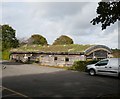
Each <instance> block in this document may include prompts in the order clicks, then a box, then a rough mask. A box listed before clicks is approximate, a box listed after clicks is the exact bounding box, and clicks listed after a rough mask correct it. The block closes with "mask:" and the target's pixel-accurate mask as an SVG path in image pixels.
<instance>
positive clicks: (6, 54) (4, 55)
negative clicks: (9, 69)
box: [2, 49, 10, 60]
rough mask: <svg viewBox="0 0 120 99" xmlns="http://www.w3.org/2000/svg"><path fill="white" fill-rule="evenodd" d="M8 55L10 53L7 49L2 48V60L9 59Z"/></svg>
mask: <svg viewBox="0 0 120 99" xmlns="http://www.w3.org/2000/svg"><path fill="white" fill-rule="evenodd" d="M9 55H10V52H9V49H7V50H4V51H3V52H2V60H9Z"/></svg>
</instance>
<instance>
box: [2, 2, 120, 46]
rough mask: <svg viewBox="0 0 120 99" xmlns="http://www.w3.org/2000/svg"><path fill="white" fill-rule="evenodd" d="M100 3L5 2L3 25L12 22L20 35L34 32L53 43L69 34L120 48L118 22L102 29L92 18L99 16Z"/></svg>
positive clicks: (84, 41) (85, 41)
mask: <svg viewBox="0 0 120 99" xmlns="http://www.w3.org/2000/svg"><path fill="white" fill-rule="evenodd" d="M96 8H97V2H77V3H76V2H73V3H72V2H59V3H57V2H46V3H45V2H37V3H36V2H33V3H30V2H11V3H3V15H2V17H3V20H2V21H3V24H4V23H8V24H10V25H11V26H12V27H13V28H14V29H15V30H16V32H17V37H18V38H24V37H26V38H29V37H30V36H31V35H32V34H34V33H39V34H41V35H43V36H44V37H45V38H46V39H47V40H48V42H49V43H50V44H52V43H53V42H54V40H55V39H56V38H58V37H59V36H60V35H68V36H70V37H71V38H72V39H73V40H74V42H75V43H77V44H105V45H107V46H109V47H111V48H112V47H114V48H116V47H118V45H117V44H118V40H117V39H114V38H116V37H117V36H118V31H117V29H118V27H117V23H116V24H114V25H111V26H110V27H108V28H107V29H106V30H104V31H102V30H101V27H100V25H96V26H93V25H92V24H91V23H90V21H91V20H92V19H93V18H94V17H96ZM113 37H114V38H113Z"/></svg>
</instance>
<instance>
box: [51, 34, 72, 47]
mask: <svg viewBox="0 0 120 99" xmlns="http://www.w3.org/2000/svg"><path fill="white" fill-rule="evenodd" d="M67 44H73V40H72V39H71V38H70V37H68V36H66V35H62V36H60V37H59V38H57V39H56V40H55V41H54V43H53V45H67Z"/></svg>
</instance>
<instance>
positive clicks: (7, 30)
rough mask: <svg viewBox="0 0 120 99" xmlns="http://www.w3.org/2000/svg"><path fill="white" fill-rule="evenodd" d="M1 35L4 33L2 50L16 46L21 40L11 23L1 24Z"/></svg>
mask: <svg viewBox="0 0 120 99" xmlns="http://www.w3.org/2000/svg"><path fill="white" fill-rule="evenodd" d="M0 26H1V27H0V35H2V36H1V37H2V50H6V49H9V48H16V47H18V46H19V41H18V40H17V38H16V37H15V30H14V29H13V28H12V27H11V26H9V25H0ZM0 40H1V38H0Z"/></svg>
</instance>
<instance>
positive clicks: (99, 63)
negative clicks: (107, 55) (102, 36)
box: [95, 60, 108, 66]
mask: <svg viewBox="0 0 120 99" xmlns="http://www.w3.org/2000/svg"><path fill="white" fill-rule="evenodd" d="M107 64H108V60H102V61H99V62H98V63H96V65H95V66H104V65H107Z"/></svg>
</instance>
